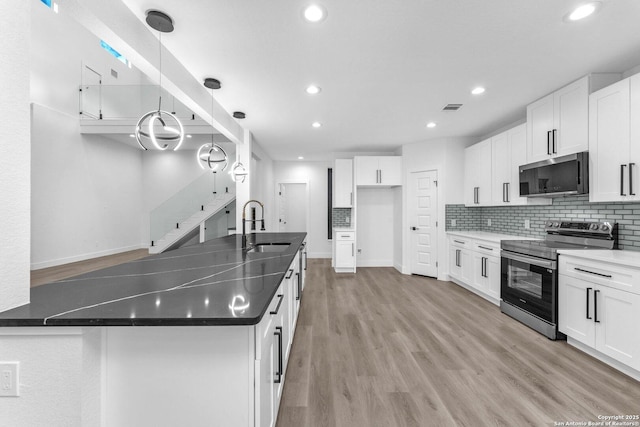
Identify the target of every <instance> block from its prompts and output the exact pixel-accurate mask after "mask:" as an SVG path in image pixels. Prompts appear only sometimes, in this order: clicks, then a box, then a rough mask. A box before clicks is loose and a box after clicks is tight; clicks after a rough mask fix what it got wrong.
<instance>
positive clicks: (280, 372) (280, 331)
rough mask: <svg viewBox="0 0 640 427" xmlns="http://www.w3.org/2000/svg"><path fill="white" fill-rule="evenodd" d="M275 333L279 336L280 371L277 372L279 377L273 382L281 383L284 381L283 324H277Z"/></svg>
mask: <svg viewBox="0 0 640 427" xmlns="http://www.w3.org/2000/svg"><path fill="white" fill-rule="evenodd" d="M273 335H275V336H276V337H278V371H277V372H276V375H277V378H276V379H275V380H274V381H273V382H275V383H276V384H280V383H281V382H282V326H276V331H275V332H274V333H273Z"/></svg>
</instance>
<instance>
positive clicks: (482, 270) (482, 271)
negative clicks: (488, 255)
mask: <svg viewBox="0 0 640 427" xmlns="http://www.w3.org/2000/svg"><path fill="white" fill-rule="evenodd" d="M480 275H481V276H482V277H485V276H484V257H482V258H480Z"/></svg>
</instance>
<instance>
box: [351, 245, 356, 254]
mask: <svg viewBox="0 0 640 427" xmlns="http://www.w3.org/2000/svg"><path fill="white" fill-rule="evenodd" d="M354 245H355V244H354V243H352V244H351V256H352V257H353V256H355V255H356V248H355V247H354Z"/></svg>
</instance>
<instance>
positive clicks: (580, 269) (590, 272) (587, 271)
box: [573, 267, 611, 279]
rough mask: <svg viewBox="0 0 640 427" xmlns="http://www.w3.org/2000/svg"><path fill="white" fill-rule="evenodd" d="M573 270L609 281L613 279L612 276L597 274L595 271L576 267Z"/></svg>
mask: <svg viewBox="0 0 640 427" xmlns="http://www.w3.org/2000/svg"><path fill="white" fill-rule="evenodd" d="M573 269H574V270H576V271H580V272H582V273H589V274H595V275H596V276H600V277H606V278H607V279H611V275H610V274H602V273H596V272H595V271H589V270H583V269H582V268H578V267H574V268H573Z"/></svg>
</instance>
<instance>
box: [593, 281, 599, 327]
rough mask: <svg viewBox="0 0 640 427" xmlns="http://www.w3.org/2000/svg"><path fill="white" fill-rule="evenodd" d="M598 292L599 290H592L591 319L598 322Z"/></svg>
mask: <svg viewBox="0 0 640 427" xmlns="http://www.w3.org/2000/svg"><path fill="white" fill-rule="evenodd" d="M598 292H600V291H599V290H597V289H596V290H595V291H593V321H594V322H596V323H600V321H599V320H598Z"/></svg>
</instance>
